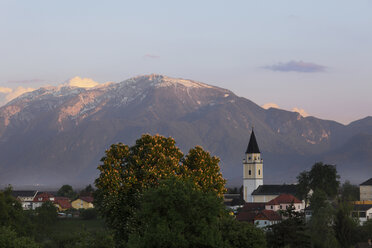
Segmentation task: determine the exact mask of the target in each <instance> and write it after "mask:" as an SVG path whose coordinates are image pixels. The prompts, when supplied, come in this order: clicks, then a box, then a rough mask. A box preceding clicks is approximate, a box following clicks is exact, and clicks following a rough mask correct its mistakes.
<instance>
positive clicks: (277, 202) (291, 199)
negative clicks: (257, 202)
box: [265, 194, 305, 212]
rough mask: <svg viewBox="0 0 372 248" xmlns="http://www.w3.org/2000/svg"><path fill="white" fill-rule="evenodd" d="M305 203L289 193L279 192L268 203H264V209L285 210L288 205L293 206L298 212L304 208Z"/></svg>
mask: <svg viewBox="0 0 372 248" xmlns="http://www.w3.org/2000/svg"><path fill="white" fill-rule="evenodd" d="M304 205H305V204H304V203H303V202H302V201H300V200H299V199H297V198H296V197H295V196H293V195H290V194H281V195H279V196H278V197H276V198H274V199H272V200H271V201H269V202H268V203H266V206H265V208H266V210H273V211H279V210H286V209H288V208H289V207H293V208H294V211H296V212H300V211H303V210H304V209H305V206H304Z"/></svg>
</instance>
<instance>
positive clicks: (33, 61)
mask: <svg viewBox="0 0 372 248" xmlns="http://www.w3.org/2000/svg"><path fill="white" fill-rule="evenodd" d="M371 13H372V0H356V1H350V0H327V1H324V0H312V1H310V0H308V1H305V0H261V1H258V0H257V1H250V0H245V1H238V0H230V1H227V0H224V1H219V0H213V1H209V0H202V1H201V0H199V1H193V0H188V1H177V0H169V1H162V0H157V1H141V0H138V1H110V0H107V1H97V0H89V1H78V0H74V1H69V0H64V1H50V0H44V1H41V0H40V1H38V0H24V1H22V0H17V1H14V0H0V30H1V31H0V104H4V103H5V102H7V101H9V100H11V99H13V98H14V97H16V96H18V95H19V94H21V93H23V92H27V91H30V90H33V89H36V88H38V87H41V86H46V85H57V84H61V83H65V82H70V83H72V84H73V83H74V82H75V84H79V82H78V81H79V80H81V81H82V83H83V84H88V85H92V84H93V85H94V84H96V83H104V82H108V81H113V82H120V81H123V80H125V79H128V78H130V77H133V76H137V75H143V74H151V73H156V74H163V75H167V76H170V77H179V78H185V79H193V80H196V81H200V82H204V83H208V84H212V85H215V86H219V87H223V88H227V89H229V90H232V91H233V92H234V93H235V94H237V95H239V96H242V97H246V98H248V99H250V100H252V101H254V102H255V103H257V104H258V105H261V106H265V107H269V106H274V107H275V106H276V107H279V108H283V109H287V110H294V109H295V110H296V111H299V112H301V113H302V114H303V115H304V116H306V115H312V116H316V117H319V118H323V119H331V120H336V121H338V122H341V123H344V124H348V123H349V122H351V121H354V120H357V119H361V118H364V117H366V116H370V115H372V108H371V106H372V81H371V79H372V14H371ZM70 79H72V80H70Z"/></svg>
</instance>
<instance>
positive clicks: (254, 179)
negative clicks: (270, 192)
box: [243, 128, 263, 202]
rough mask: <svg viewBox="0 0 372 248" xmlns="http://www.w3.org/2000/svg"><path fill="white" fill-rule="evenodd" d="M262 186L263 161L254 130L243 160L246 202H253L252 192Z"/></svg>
mask: <svg viewBox="0 0 372 248" xmlns="http://www.w3.org/2000/svg"><path fill="white" fill-rule="evenodd" d="M260 185H263V160H262V159H261V153H260V149H259V148H258V144H257V141H256V136H255V135H254V132H253V128H252V133H251V138H250V139H249V144H248V147H247V151H246V152H245V159H243V194H244V195H243V198H244V201H246V202H253V197H252V192H253V191H254V190H255V189H257V188H258V186H260Z"/></svg>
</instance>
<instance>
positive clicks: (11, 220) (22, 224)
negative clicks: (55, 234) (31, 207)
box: [0, 187, 34, 236]
mask: <svg viewBox="0 0 372 248" xmlns="http://www.w3.org/2000/svg"><path fill="white" fill-rule="evenodd" d="M0 226H6V227H11V229H12V230H14V231H15V232H17V233H18V234H20V235H22V236H27V235H30V234H32V230H33V229H34V226H33V224H32V222H31V220H30V218H28V216H27V214H26V213H25V212H24V211H23V209H22V206H21V204H20V203H19V201H17V200H16V199H15V198H14V197H13V196H12V188H11V187H8V188H6V189H5V190H4V191H0Z"/></svg>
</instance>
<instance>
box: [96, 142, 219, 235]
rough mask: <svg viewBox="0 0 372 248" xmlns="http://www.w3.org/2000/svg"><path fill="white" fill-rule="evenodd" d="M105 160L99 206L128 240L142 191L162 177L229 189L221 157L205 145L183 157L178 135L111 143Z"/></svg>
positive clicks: (206, 188)
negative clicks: (177, 138) (134, 142)
mask: <svg viewBox="0 0 372 248" xmlns="http://www.w3.org/2000/svg"><path fill="white" fill-rule="evenodd" d="M101 161H102V162H103V164H102V165H100V166H99V167H98V169H99V170H100V176H99V178H98V179H96V182H95V184H96V187H97V191H96V193H95V201H96V202H95V206H96V207H97V209H98V211H99V212H100V213H101V215H102V216H103V217H104V218H105V220H106V221H107V223H108V225H109V226H110V227H112V228H113V229H115V230H116V234H117V235H116V237H120V239H123V240H127V238H128V233H129V231H130V228H132V227H130V226H129V225H128V221H129V220H130V218H132V216H134V214H135V212H136V210H137V209H138V207H139V199H140V197H141V195H142V192H143V191H144V190H146V189H149V188H152V187H157V186H158V185H159V182H160V181H161V180H162V179H166V178H169V177H177V178H178V179H181V180H191V181H192V182H193V184H194V185H195V187H197V188H199V189H200V190H202V191H205V192H210V191H212V192H215V193H216V194H218V195H220V196H222V194H223V192H224V190H225V188H224V184H225V180H224V179H223V178H222V175H221V173H220V171H219V167H218V162H219V159H218V158H216V157H211V156H210V154H209V153H208V152H205V151H204V150H203V149H202V148H201V147H196V148H194V149H191V150H190V152H189V154H188V155H187V156H186V157H185V158H183V154H182V152H181V151H180V149H179V148H178V147H177V146H176V145H175V141H174V139H172V138H165V137H163V136H160V135H155V136H151V135H142V137H141V138H140V139H138V140H137V141H136V144H135V145H134V146H132V147H129V146H127V145H124V144H121V143H119V144H114V145H111V147H110V149H109V150H107V151H106V156H105V157H103V158H102V160H101Z"/></svg>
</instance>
